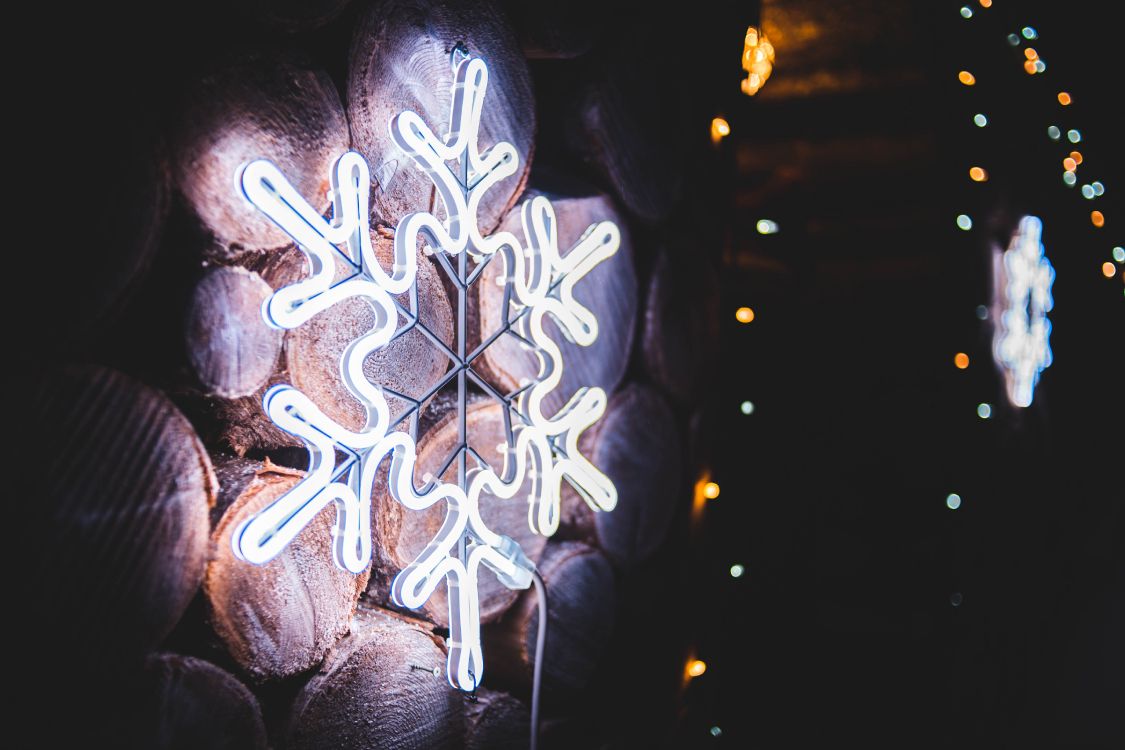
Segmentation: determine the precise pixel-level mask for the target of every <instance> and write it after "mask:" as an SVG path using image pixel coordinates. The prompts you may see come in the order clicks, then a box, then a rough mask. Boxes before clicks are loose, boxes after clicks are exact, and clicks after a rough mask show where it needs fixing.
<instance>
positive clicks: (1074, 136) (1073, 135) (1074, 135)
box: [1066, 130, 1082, 143]
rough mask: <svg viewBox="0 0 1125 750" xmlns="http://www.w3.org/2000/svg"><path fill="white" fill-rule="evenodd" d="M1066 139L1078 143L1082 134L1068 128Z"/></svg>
mask: <svg viewBox="0 0 1125 750" xmlns="http://www.w3.org/2000/svg"><path fill="white" fill-rule="evenodd" d="M1066 139H1067V140H1068V141H1070V142H1071V143H1078V142H1079V141H1081V140H1082V134H1081V133H1079V132H1078V131H1077V130H1068V131H1066Z"/></svg>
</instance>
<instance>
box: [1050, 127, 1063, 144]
mask: <svg viewBox="0 0 1125 750" xmlns="http://www.w3.org/2000/svg"><path fill="white" fill-rule="evenodd" d="M1047 137H1048V138H1050V139H1051V140H1052V141H1057V140H1058V139H1059V138H1061V137H1062V131H1061V130H1059V129H1058V126H1056V125H1051V126H1050V127H1048V128H1047Z"/></svg>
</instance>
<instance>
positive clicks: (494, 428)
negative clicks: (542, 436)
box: [368, 399, 547, 627]
mask: <svg viewBox="0 0 1125 750" xmlns="http://www.w3.org/2000/svg"><path fill="white" fill-rule="evenodd" d="M502 409H503V407H502V406H500V405H499V404H497V403H495V402H493V401H491V400H487V399H482V400H477V401H474V402H473V403H471V404H470V405H469V407H468V415H467V417H466V430H467V435H468V438H467V439H468V443H469V445H470V446H472V447H473V449H474V450H476V451H477V452H478V453H479V454H480V455H481V456H482V457H483V458H484V459H485V460H486V461H488V462H489V464H490V465H491V466H492V467H493V468H494V469H495V471H496V472H497V473H502V471H503V465H504V464H503V457H502V455H501V453H500V451H499V450H498V447H499V446H501V445H503V444H505V443H506V440H507V437H506V434H505V428H504V421H503V411H502ZM439 415H440V416H439ZM427 419H428V420H430V421H433V420H435V419H436V422H434V423H433V424H432V426H429V427H428V428H427V429H426V430H425V432H423V433H422V434H420V435H419V437H418V463H417V466H416V468H415V472H414V481H415V484H416V485H421V484H423V483H424V482H425V481H426V477H428V476H430V475H436V473H437V472H438V470H439V469H440V468H441V465H442V463H443V462H444V461H445V459H446V458H447V457H448V456H449V454H450V452H451V451H452V450H453V449H454V448H455V447H456V446H457V444H458V438H457V428H458V424H457V410H456V403H455V401H454V400H452V399H442V400H438V401H435V403H434V404H433V405H432V406H431V407H430V410H429V412H428V414H427ZM467 465H468V467H469V468H470V469H471V468H473V467H474V466H475V465H476V464H475V461H474V460H473V459H472V458H471V457H470V458H468V463H467ZM441 478H442V479H443V480H444V481H447V482H451V483H456V482H457V466H456V463H453V464H451V465H450V466H449V468H448V469H447V470H446V471H445V473H444V474H442V475H441ZM529 491H530V483H527V484H525V486H524V487H523V488H521V490H520V491H518V492H517V493H516V495H515V496H514V497H512V498H511V499H509V500H501V499H499V498H497V497H495V496H494V495H491V494H488V493H484V494H482V495H481V498H480V513H481V518H483V519H484V522H485V524H487V525H488V527H489V528H490V529H492V530H493V531H495V532H496V533H498V534H506V535H507V536H510V537H511V538H513V539H515V540H516V541H517V542H519V544H520V546H521V547H522V548H523V551H524V553H525V554H526V555H527V556H528V557H529V558H530V559H531V560H538V559H539V556H540V555H541V554H542V552H543V548H544V547H545V546H546V544H547V540H546V538H545V537H543V536H540V535H538V534H535V533H533V532H532V531H531V529H530V527H529V526H528V522H527V508H528V504H527V495H528V493H529ZM372 497H373V505H374V509H373V512H374V520H373V521H372V527H373V530H374V534H375V545H374V546H375V548H376V550H377V552H376V555H377V560H376V567H377V569H378V571H377V574H376V575H373V576H372V579H371V586H370V587H369V590H368V593H369V594H370V595H371V596H372V597H373V598H374V599H375V600H376V601H380V602H386V601H387V597H388V592H389V587H390V582H391V580H392V579H393V577H394V576H395V575H396V574H397V573H398V572H399V571H400V570H402V569H403V568H405V567H406V566H407V565H409V564H410V563H411V562H412V561H413V560H414V559H415V557H417V556H418V554H420V553H421V552H422V550H424V549H425V547H426V545H427V544H429V542H430V540H432V539H433V538H434V535H435V534H436V533H437V531H438V530H439V529H440V528H441V525H442V522H443V521H444V519H445V513H446V506H445V503H444V502H442V503H437V504H435V505H433V506H431V507H430V508H428V509H427V510H425V511H413V510H408V509H407V508H405V507H404V506H403V505H402V504H401V503H399V502H398V501H397V500H395V499H394V498H393V497H391V495H390V494H389V493H388V492H387V489H386V481H385V475H381V476H380V478H379V479H378V480H377V481H376V485H375V491H374V492H373V493H372ZM478 591H479V597H480V617H481V622H492V621H493V620H496V619H498V618H499V617H500V616H501V615H502V614H503V613H504V611H505V610H507V609H508V607H510V606H511V605H512V604H513V603H515V601H516V598H517V596H518V592H516V591H513V590H511V589H509V588H508V587H507V586H505V585H503V584H502V583H500V581H499V580H497V578H496V576H494V575H492V573H491V572H488V571H485V572H484V573H483V574H482V575H481V576H480V578H479V580H478ZM421 614H422V615H424V616H425V617H427V618H428V619H430V620H432V621H433V622H435V623H437V624H438V625H441V626H443V627H447V626H448V625H449V602H448V599H447V597H446V589H445V586H444V585H442V586H438V588H437V590H435V591H434V593H433V594H432V595H431V596H430V598H429V600H427V602H426V604H425V605H423V607H422V610H421Z"/></svg>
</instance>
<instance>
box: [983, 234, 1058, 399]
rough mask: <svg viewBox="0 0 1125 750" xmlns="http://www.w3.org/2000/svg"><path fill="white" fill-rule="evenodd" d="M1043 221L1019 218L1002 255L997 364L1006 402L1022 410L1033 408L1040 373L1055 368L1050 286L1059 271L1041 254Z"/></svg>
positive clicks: (995, 346) (995, 342)
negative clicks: (1051, 339)
mask: <svg viewBox="0 0 1125 750" xmlns="http://www.w3.org/2000/svg"><path fill="white" fill-rule="evenodd" d="M1042 234H1043V222H1041V221H1040V220H1039V219H1037V218H1036V217H1034V216H1025V217H1023V218H1022V219H1020V223H1019V227H1018V228H1017V229H1016V232H1015V234H1013V235H1012V241H1011V243H1010V244H1009V246H1008V249H1007V250H1006V251H1005V252H1004V257H1003V268H1002V270H1001V275H1002V278H1003V279H1004V281H1003V284H1004V291H1003V298H1002V300H1001V302H1002V304H1003V311H1002V312H1001V314H1000V324H999V325H998V326H997V327H996V331H995V335H994V337H993V341H992V352H993V355H994V356H995V357H996V362H997V363H998V364H999V365H1000V367H1001V369H1002V370H1003V371H1004V380H1005V384H1006V386H1007V390H1008V399H1009V400H1010V401H1011V402H1012V403H1013V404H1015V405H1016V406H1020V407H1027V406H1030V405H1031V399H1032V396H1033V395H1034V393H1035V385H1036V383H1038V382H1039V373H1041V372H1042V371H1043V370H1045V369H1046V368H1047V367H1049V366H1050V365H1051V346H1050V343H1049V339H1050V336H1051V321H1049V320H1048V319H1047V313H1048V312H1050V310H1051V308H1052V307H1053V306H1054V300H1053V299H1052V298H1051V284H1052V283H1053V282H1054V280H1055V270H1054V269H1053V268H1051V263H1050V261H1048V260H1047V257H1046V256H1045V255H1044V254H1043V242H1042Z"/></svg>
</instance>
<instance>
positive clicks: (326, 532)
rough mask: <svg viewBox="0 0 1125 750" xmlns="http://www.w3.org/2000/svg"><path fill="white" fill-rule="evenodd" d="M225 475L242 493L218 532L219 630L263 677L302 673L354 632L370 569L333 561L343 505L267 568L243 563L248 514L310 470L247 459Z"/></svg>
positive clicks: (212, 588)
mask: <svg viewBox="0 0 1125 750" xmlns="http://www.w3.org/2000/svg"><path fill="white" fill-rule="evenodd" d="M220 474H221V475H222V476H224V478H226V479H227V481H228V482H230V484H231V485H233V486H234V487H233V489H232V490H226V492H225V494H235V493H236V492H237V495H236V497H234V498H233V500H232V501H231V503H230V506H229V507H228V508H227V509H226V511H225V512H224V513H223V515H222V518H221V520H220V521H219V523H218V525H217V526H216V528H215V531H214V532H213V533H212V535H211V539H212V545H213V549H212V553H211V554H212V559H211V562H210V563H209V564H208V566H207V577H206V580H205V581H204V593H205V594H206V597H207V603H208V606H209V611H210V620H211V624H212V627H213V628H214V630H215V633H216V634H217V635H218V636H219V638H220V639H221V640H222V641H223V643H224V644H226V647H227V650H228V651H229V652H230V654H231V656H232V657H233V658H234V660H235V662H236V663H238V665H239V666H240V667H241V668H242V669H243V670H245V671H246V673H247V674H248V675H250V676H251V677H252V678H253V679H255V680H265V679H277V678H282V677H288V676H291V675H294V674H298V673H300V672H303V671H305V670H307V669H310V668H311V667H313V666H314V665H316V664H317V663H319V662H320V660H321V659H323V658H324V655H325V654H326V653H327V652H328V650H329V649H330V648H331V647H332V646H333V645H334V644H335V643H336V642H337V641H338V640H339V639H340V638H341V637H343V636H344V635H345V634H346V633H347V632H348V623H349V622H350V620H351V617H352V615H353V614H354V612H355V607H356V602H357V600H358V598H359V594H360V592H361V591H363V589H364V587H365V586H366V585H367V577H368V572H369V571H365V572H364V573H361V574H359V575H356V574H354V573H350V572H348V571H346V570H343V569H341V568H338V567H337V566H336V565H335V564H334V563H333V553H332V542H333V537H332V529H333V525H334V523H335V509H334V508H333V507H328V508H325V509H323V510H322V511H321V512H320V513H319V514H317V516H316V517H315V518H313V520H312V521H311V522H310V523H309V525H308V526H306V527H305V529H304V531H302V532H301V533H300V534H299V535H298V536H297V537H296V539H294V540H293V541H292V542H291V543H290V544H289V546H288V547H286V548H285V549H284V550H283V551H282V552H281V554H279V555H278V556H277V557H276V558H274V559H273V560H271V561H270V562H268V563H266V564H264V565H253V564H251V563H248V562H245V561H243V560H239V559H238V558H236V557H235V556H234V552H233V550H232V549H231V534H232V532H233V531H234V529H235V528H236V527H237V526H238V524H239V523H241V522H242V521H243V520H245V519H246V518H249V517H251V516H252V515H253V514H254V513H257V512H258V511H260V510H262V509H263V508H265V507H266V506H267V505H269V504H270V503H271V502H273V501H275V500H277V499H278V498H280V497H281V496H282V495H283V494H285V493H286V492H287V491H289V490H290V489H292V488H293V487H294V486H295V485H296V484H297V482H298V481H300V479H301V477H302V476H303V474H302V473H301V472H297V471H293V470H291V469H284V468H281V467H277V466H273V465H272V464H268V463H267V464H262V465H260V466H259V467H258V468H257V470H255V471H254V472H253V473H252V474H251V472H250V467H249V466H248V464H247V462H245V461H241V462H238V463H236V464H235V466H234V467H233V468H232V469H229V470H228V469H227V468H226V467H222V468H221V469H220Z"/></svg>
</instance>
